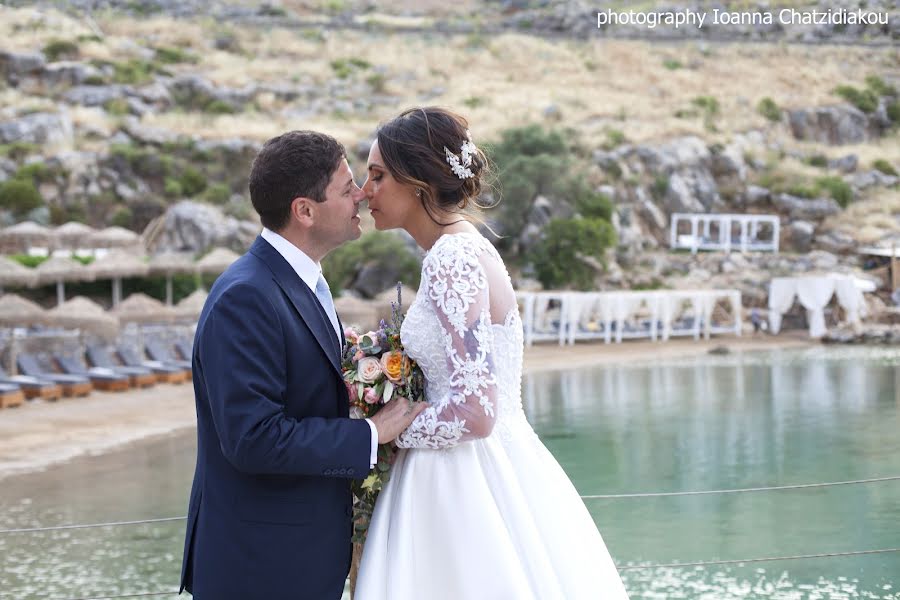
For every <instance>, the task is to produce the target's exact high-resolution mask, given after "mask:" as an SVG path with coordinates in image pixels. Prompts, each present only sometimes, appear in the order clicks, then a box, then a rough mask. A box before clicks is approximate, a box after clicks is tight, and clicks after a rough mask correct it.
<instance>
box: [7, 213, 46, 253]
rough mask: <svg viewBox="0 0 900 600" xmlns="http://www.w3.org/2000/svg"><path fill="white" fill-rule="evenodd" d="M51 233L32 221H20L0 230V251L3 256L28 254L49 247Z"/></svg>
mask: <svg viewBox="0 0 900 600" xmlns="http://www.w3.org/2000/svg"><path fill="white" fill-rule="evenodd" d="M52 234H53V231H52V230H51V229H49V228H47V227H44V226H43V225H38V224H37V223H35V222H34V221H22V222H21V223H16V224H15V225H12V226H10V227H5V228H3V229H2V230H0V251H2V252H3V253H4V254H15V253H20V252H26V253H27V252H28V251H29V250H31V249H32V248H46V249H49V247H50V240H51V238H52Z"/></svg>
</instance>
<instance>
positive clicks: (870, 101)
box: [834, 85, 878, 113]
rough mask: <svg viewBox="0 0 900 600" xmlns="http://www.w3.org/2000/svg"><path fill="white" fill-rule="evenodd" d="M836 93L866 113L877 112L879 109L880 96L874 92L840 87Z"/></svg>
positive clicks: (836, 89) (850, 86)
mask: <svg viewBox="0 0 900 600" xmlns="http://www.w3.org/2000/svg"><path fill="white" fill-rule="evenodd" d="M834 93H835V94H837V95H838V96H840V97H841V98H843V99H844V100H846V101H847V102H849V103H850V104H852V105H853V106H855V107H856V108H858V109H859V110H861V111H863V112H864V113H871V112H875V109H877V108H878V96H876V95H875V92H873V91H872V90H869V89H866V90H859V89H857V88H855V87H853V86H852V85H840V86H838V87H837V88H835V90H834Z"/></svg>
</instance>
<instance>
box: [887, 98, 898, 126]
mask: <svg viewBox="0 0 900 600" xmlns="http://www.w3.org/2000/svg"><path fill="white" fill-rule="evenodd" d="M885 112H887V116H888V119H890V120H891V123H893V124H894V125H900V101H898V100H894V101H893V102H888V103H887V106H885Z"/></svg>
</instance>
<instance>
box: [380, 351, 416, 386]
mask: <svg viewBox="0 0 900 600" xmlns="http://www.w3.org/2000/svg"><path fill="white" fill-rule="evenodd" d="M381 370H382V371H384V374H385V376H386V377H387V378H388V379H389V380H390V381H391V382H392V383H400V381H401V379H402V378H403V377H408V376H409V373H410V371H411V370H412V367H411V365H410V364H409V359H408V358H407V357H406V356H404V355H403V353H401V352H397V351H396V350H391V351H390V352H385V353H384V354H382V355H381Z"/></svg>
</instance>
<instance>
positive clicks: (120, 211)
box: [110, 206, 134, 228]
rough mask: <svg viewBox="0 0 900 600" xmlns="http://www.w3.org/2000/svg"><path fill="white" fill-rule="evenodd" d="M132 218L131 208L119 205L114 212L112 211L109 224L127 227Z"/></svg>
mask: <svg viewBox="0 0 900 600" xmlns="http://www.w3.org/2000/svg"><path fill="white" fill-rule="evenodd" d="M133 220H134V215H133V214H132V212H131V209H130V208H128V207H127V206H120V207H119V208H117V209H116V212H114V213H113V216H112V218H111V219H110V224H111V225H118V226H119V227H125V228H127V227H129V226H130V225H131V223H132V221H133Z"/></svg>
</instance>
